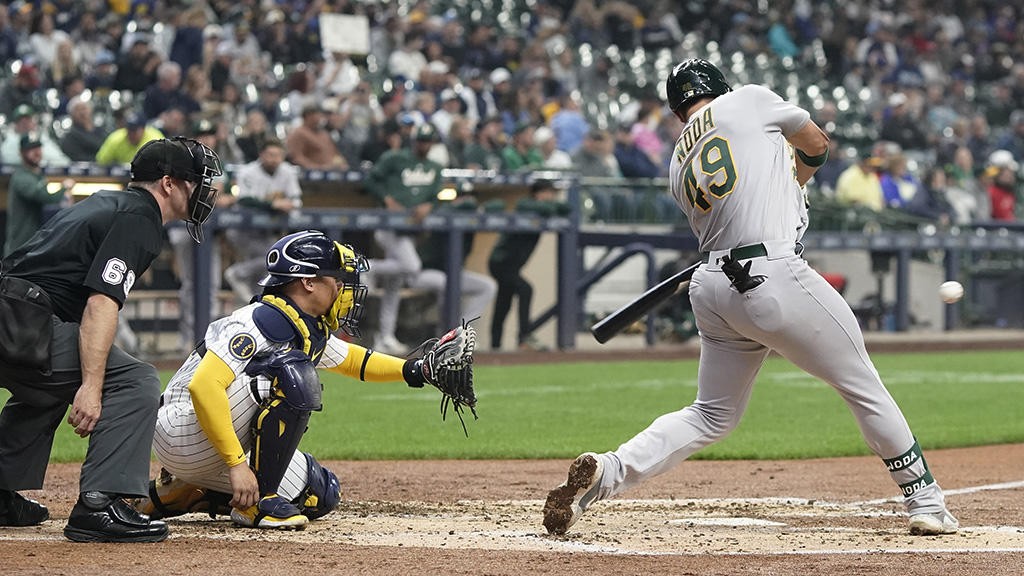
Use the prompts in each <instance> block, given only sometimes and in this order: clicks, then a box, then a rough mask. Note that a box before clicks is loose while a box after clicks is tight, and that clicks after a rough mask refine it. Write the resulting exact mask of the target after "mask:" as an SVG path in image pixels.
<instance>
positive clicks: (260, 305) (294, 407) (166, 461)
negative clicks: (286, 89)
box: [136, 230, 475, 528]
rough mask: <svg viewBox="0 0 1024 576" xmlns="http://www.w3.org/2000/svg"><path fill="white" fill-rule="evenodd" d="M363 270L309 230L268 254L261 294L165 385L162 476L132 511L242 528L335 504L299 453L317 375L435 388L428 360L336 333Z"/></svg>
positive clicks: (329, 485)
mask: <svg viewBox="0 0 1024 576" xmlns="http://www.w3.org/2000/svg"><path fill="white" fill-rule="evenodd" d="M366 270H367V264H366V260H365V259H364V258H363V257H362V256H360V255H358V254H356V252H355V251H354V250H353V249H352V247H351V246H347V245H341V244H338V243H337V242H335V241H333V240H331V239H330V238H328V237H327V236H326V235H325V234H323V233H322V232H319V231H316V230H308V231H304V232H297V233H294V234H290V235H288V236H285V237H284V238H282V239H280V240H278V241H277V242H276V243H275V244H274V245H273V246H272V247H271V249H270V251H269V252H268V253H267V271H268V274H267V276H266V277H265V278H263V279H262V280H261V281H260V282H259V284H260V286H262V287H263V292H262V294H261V295H260V297H259V298H258V299H256V300H255V301H254V302H253V303H251V304H249V305H247V306H244V307H242V308H240V309H238V310H236V311H235V312H234V313H233V314H231V315H230V316H228V317H227V318H222V319H220V320H216V321H214V322H213V323H211V324H210V326H209V328H208V329H207V331H206V337H205V339H204V340H203V342H201V343H200V344H199V346H198V347H197V349H196V350H195V351H194V352H192V354H191V355H190V356H189V357H188V359H187V360H186V361H185V363H184V365H182V367H181V368H180V369H179V370H178V371H177V373H176V374H175V375H174V376H173V377H172V378H171V381H170V383H168V385H167V388H166V390H165V391H164V393H163V396H162V398H161V407H160V410H159V413H158V415H157V422H156V433H155V436H154V439H153V451H154V453H155V454H156V457H157V459H158V460H159V461H160V463H161V465H162V466H163V469H162V471H161V475H160V477H159V478H158V479H156V480H155V481H153V482H151V483H150V489H149V494H150V497H149V498H148V499H144V500H141V501H138V502H136V507H137V508H139V509H140V510H142V511H144V512H146V513H148V514H150V515H151V516H154V517H158V518H160V517H168V516H174V515H178V514H184V513H187V512H200V511H203V512H209V513H210V514H211V515H216V514H230V515H231V518H232V520H233V521H234V522H235V523H237V524H240V525H242V526H249V527H257V528H301V527H303V526H304V525H305V524H306V523H307V522H308V521H309V520H311V519H315V518H319V517H321V516H323V515H325V514H327V513H329V512H330V511H331V510H333V509H334V508H335V506H337V504H338V502H339V501H340V498H341V488H340V485H339V482H338V478H337V476H336V475H335V474H334V473H333V472H331V471H330V470H329V469H327V468H325V467H323V466H321V465H320V464H319V463H318V462H317V461H316V459H315V458H313V456H311V455H310V454H306V453H303V452H300V451H299V450H298V449H297V448H298V445H299V441H300V440H301V438H302V435H303V433H304V432H305V431H306V426H307V423H308V422H309V417H310V413H311V412H313V411H317V410H320V409H321V402H320V397H321V390H322V387H321V384H320V380H319V377H318V376H317V371H316V368H324V369H327V370H330V371H332V372H336V373H339V374H343V375H346V376H350V377H353V378H358V379H360V380H363V381H368V382H392V381H402V380H405V382H406V383H408V384H409V386H412V387H422V386H423V384H424V383H425V382H429V383H431V384H434V385H437V384H436V379H432V378H431V372H433V373H435V374H436V373H437V370H428V369H426V368H424V367H423V362H424V360H423V359H419V358H416V359H410V360H406V359H402V358H395V357H392V356H388V355H385V354H380V353H374V351H373V350H370V349H366V348H363V347H361V346H357V345H355V344H349V343H347V342H345V341H344V340H342V339H340V338H338V337H335V336H334V335H332V332H333V331H336V330H338V329H341V330H343V331H345V332H346V333H348V334H350V335H353V334H356V333H357V326H358V320H359V317H360V316H361V313H362V301H363V299H364V297H365V294H366V286H365V285H363V284H361V283H360V274H361V273H363V272H365V271H366ZM460 330H462V329H461V328H460V329H456V330H453V331H452V333H457V334H456V336H459V335H461V334H463V332H460ZM471 330H472V329H469V331H470V332H471ZM456 339H457V338H456ZM470 339H472V340H473V341H475V336H471V337H470ZM463 341H465V339H464V340H463ZM456 344H457V343H456ZM449 345H452V343H451V342H449ZM469 354H472V344H469ZM460 355H461V351H458V350H456V351H453V352H452V353H451V355H450V357H459V356H460ZM470 390H471V383H470Z"/></svg>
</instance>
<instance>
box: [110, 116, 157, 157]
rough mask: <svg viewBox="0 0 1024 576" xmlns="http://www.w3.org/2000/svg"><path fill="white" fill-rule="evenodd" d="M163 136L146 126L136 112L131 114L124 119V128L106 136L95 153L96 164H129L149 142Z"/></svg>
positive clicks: (143, 119)
mask: <svg viewBox="0 0 1024 576" xmlns="http://www.w3.org/2000/svg"><path fill="white" fill-rule="evenodd" d="M163 137H164V135H163V133H161V132H160V131H159V130H157V129H156V128H153V127H152V126H147V125H146V119H145V118H144V117H143V116H142V114H139V113H138V112H132V113H130V114H129V115H128V117H127V118H126V119H125V127H124V128H118V129H117V130H114V131H113V132H111V133H110V136H107V139H106V140H104V141H103V145H102V146H100V149H99V152H96V163H97V164H129V163H131V161H132V159H133V158H135V153H136V152H138V151H139V149H140V148H142V147H143V146H144V145H145V144H146V143H147V142H149V141H150V140H160V139H161V138H163Z"/></svg>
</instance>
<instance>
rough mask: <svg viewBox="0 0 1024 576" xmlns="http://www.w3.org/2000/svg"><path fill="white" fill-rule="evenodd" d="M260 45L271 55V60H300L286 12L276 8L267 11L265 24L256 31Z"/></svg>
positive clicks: (283, 61)
mask: <svg viewBox="0 0 1024 576" xmlns="http://www.w3.org/2000/svg"><path fill="white" fill-rule="evenodd" d="M256 35H257V39H258V40H259V43H260V46H261V47H262V48H263V49H264V50H266V51H267V53H268V54H269V55H270V60H271V62H280V63H281V64H285V65H288V64H295V63H296V62H298V61H299V52H298V49H297V47H296V45H295V43H294V42H293V41H292V34H291V29H290V28H288V22H287V20H286V18H285V15H284V12H282V11H281V10H279V9H277V8H275V9H273V10H271V11H269V12H267V16H266V18H264V19H263V26H261V27H260V29H259V30H257V31H256Z"/></svg>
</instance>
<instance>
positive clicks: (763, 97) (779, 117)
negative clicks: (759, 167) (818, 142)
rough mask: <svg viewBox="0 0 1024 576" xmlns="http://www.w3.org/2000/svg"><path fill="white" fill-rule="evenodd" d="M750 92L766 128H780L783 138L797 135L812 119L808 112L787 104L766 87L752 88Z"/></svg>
mask: <svg viewBox="0 0 1024 576" xmlns="http://www.w3.org/2000/svg"><path fill="white" fill-rule="evenodd" d="M750 92H751V95H752V96H753V100H754V104H755V106H756V108H757V111H758V116H760V118H761V121H762V122H763V123H764V125H765V126H778V127H779V130H781V131H782V135H783V136H786V137H789V136H792V135H793V134H796V133H797V132H799V131H800V129H801V128H803V127H804V125H806V124H807V121H808V120H810V119H811V114H810V113H809V112H808V111H807V110H804V109H803V108H800V107H799V106H796V105H794V104H790V103H789V102H786V101H785V100H783V99H782V97H781V96H779V95H778V94H776V93H775V92H772V91H771V90H769V89H767V88H765V87H764V86H751V91H750Z"/></svg>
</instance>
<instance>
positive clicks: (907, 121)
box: [880, 92, 927, 150]
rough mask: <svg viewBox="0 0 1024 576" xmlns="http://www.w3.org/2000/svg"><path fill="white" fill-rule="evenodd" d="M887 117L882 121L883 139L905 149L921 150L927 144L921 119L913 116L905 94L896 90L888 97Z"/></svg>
mask: <svg viewBox="0 0 1024 576" xmlns="http://www.w3.org/2000/svg"><path fill="white" fill-rule="evenodd" d="M888 102H889V108H888V110H887V113H888V117H887V118H885V119H884V120H883V121H882V132H881V134H880V136H881V138H882V139H883V140H888V141H890V142H895V143H897V144H899V145H900V146H901V147H902V148H904V149H907V150H921V149H922V148H924V147H926V146H927V141H926V138H925V134H924V131H923V130H922V128H921V121H920V120H919V119H918V118H914V117H913V116H912V115H911V113H910V110H909V105H908V104H907V102H908V98H907V95H906V94H904V93H903V92H897V93H895V94H893V95H892V96H890V97H889V100H888Z"/></svg>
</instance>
